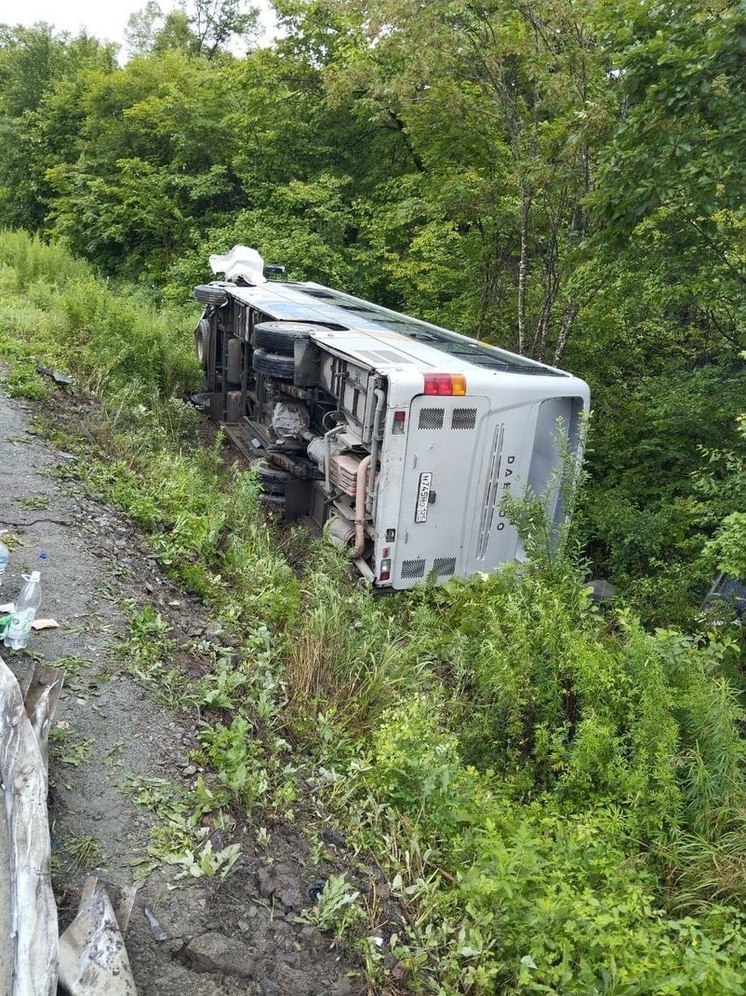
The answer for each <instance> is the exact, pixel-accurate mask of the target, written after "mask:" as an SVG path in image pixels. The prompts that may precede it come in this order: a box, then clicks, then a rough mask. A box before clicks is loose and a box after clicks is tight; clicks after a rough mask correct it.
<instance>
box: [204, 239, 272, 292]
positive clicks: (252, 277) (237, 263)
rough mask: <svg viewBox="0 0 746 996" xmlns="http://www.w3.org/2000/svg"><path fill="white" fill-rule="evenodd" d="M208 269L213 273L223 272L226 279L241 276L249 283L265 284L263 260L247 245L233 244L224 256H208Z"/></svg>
mask: <svg viewBox="0 0 746 996" xmlns="http://www.w3.org/2000/svg"><path fill="white" fill-rule="evenodd" d="M210 269H211V270H212V272H213V273H215V274H218V273H223V274H224V275H225V279H226V280H235V279H236V278H237V277H243V278H244V280H246V281H247V282H248V283H250V284H266V282H267V278H266V277H265V276H264V260H263V259H262V257H261V256H260V255H259V253H258V252H257V251H256V249H251V248H250V247H249V246H233V248H232V249H231V251H230V252H229V253H227V254H226V255H224V256H221V255H218V254H216V255H212V256H210Z"/></svg>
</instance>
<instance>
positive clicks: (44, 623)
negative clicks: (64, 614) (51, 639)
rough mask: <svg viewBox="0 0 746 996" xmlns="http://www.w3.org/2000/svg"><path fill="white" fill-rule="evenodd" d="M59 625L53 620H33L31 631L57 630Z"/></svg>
mask: <svg viewBox="0 0 746 996" xmlns="http://www.w3.org/2000/svg"><path fill="white" fill-rule="evenodd" d="M59 628H60V624H59V623H58V622H57V621H56V620H55V619H34V621H33V622H32V623H31V629H59Z"/></svg>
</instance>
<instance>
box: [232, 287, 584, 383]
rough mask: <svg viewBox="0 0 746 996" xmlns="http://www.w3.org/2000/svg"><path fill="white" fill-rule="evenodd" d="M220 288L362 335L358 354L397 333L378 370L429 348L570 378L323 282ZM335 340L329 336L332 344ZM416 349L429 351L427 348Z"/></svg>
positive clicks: (503, 369) (274, 310) (481, 363)
mask: <svg viewBox="0 0 746 996" xmlns="http://www.w3.org/2000/svg"><path fill="white" fill-rule="evenodd" d="M220 286H222V287H224V288H225V289H226V290H227V291H229V292H230V295H231V296H232V297H234V298H236V299H237V300H239V301H242V302H244V303H246V304H250V305H251V306H252V307H255V308H257V309H259V310H261V311H263V312H265V313H266V314H268V315H270V316H271V317H272V318H273V319H277V320H278V321H305V322H313V323H317V324H319V325H321V326H323V327H326V328H328V329H330V330H333V331H334V330H336V331H350V332H353V333H362V336H361V338H360V341H359V342H355V343H353V342H351V341H348V339H347V337H345V348H349V347H352V348H353V349H354V348H355V347H357V350H356V351H364V350H363V347H364V345H365V343H364V337H365V336H368V337H370V336H374V337H375V338H376V339H378V340H379V341H380V339H381V337H382V335H383V336H385V334H386V333H387V332H388V333H393V334H394V336H395V337H396V338H393V337H392V338H391V339H388V341H387V342H385V345H386V346H388V347H393V349H396V350H397V351H398V352H399V356H398V357H397V356H396V355H395V353H394V351H393V349H392V351H391V355H390V357H389V359H388V364H385V357H382V356H380V355H379V356H378V357H377V364H376V365H378V366H381V365H392V364H393V365H396V364H397V363H402V362H407V361H406V359H405V357H406V356H407V355H409V356H414V357H416V358H418V359H420V360H426V358H427V357H428V353H429V350H430V349H434V350H437V351H438V352H439V353H441V354H446V355H447V356H449V357H450V358H451V359H452V360H454V361H456V362H457V363H459V364H463V363H469V364H472V365H474V366H476V367H481V368H483V369H486V370H491V371H494V372H497V373H515V374H524V375H525V374H535V375H539V376H544V377H547V376H549V377H568V376H571V375H570V374H568V373H566V372H565V371H564V370H558V369H557V368H556V367H551V366H548V365H547V364H544V363H539V362H537V361H536V360H531V359H528V358H527V357H525V356H519V355H518V354H517V353H511V352H509V351H508V350H506V349H499V348H498V347H497V346H490V345H488V344H486V343H482V342H477V341H475V340H474V339H470V338H468V337H467V336H464V335H460V334H459V333H458V332H451V331H450V330H449V329H444V328H441V327H440V326H439V325H433V324H432V323H430V322H423V321H420V320H419V319H417V318H412V317H410V316H409V315H405V314H401V313H400V312H398V311H393V310H391V309H390V308H384V307H382V306H381V305H378V304H372V303H371V302H369V301H364V300H362V299H360V298H356V297H353V296H352V295H350V294H344V293H342V292H341V291H337V290H333V289H331V288H329V287H324V286H323V285H321V284H316V283H310V282H308V283H301V282H295V281H293V282H290V281H288V282H285V281H274V280H273V281H269V282H267V283H264V284H260V285H258V286H241V285H239V284H233V283H224V282H222V281H221V282H220ZM399 337H402V338H401V339H400V338H399ZM324 338H325V339H326V338H327V337H326V336H324ZM333 338H334V337H333V336H330V337H329V339H331V340H333ZM417 346H420V347H422V346H424V347H426V348H425V349H424V350H422V349H418V348H417ZM378 352H379V354H380V353H381V352H382V351H381V350H379V351H378ZM369 359H370V358H369ZM410 362H411V360H410ZM449 366H450V364H449Z"/></svg>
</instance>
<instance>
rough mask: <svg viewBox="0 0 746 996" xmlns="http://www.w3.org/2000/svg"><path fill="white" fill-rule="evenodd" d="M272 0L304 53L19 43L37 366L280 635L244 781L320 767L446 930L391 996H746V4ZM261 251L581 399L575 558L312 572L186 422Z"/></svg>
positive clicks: (325, 554)
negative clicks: (715, 598)
mask: <svg viewBox="0 0 746 996" xmlns="http://www.w3.org/2000/svg"><path fill="white" fill-rule="evenodd" d="M274 7H275V9H276V12H277V17H278V23H279V27H280V30H279V32H278V35H277V37H276V38H275V39H274V40H273V41H271V43H270V42H266V41H265V42H259V41H257V39H256V37H255V33H256V14H255V12H254V11H252V10H251V9H250V8H248V7H243V6H242V5H241V3H240V0H222V2H208V0H191V2H190V3H188V4H187V5H186V6H184V7H180V8H177V9H176V10H175V11H174V12H171V13H169V14H167V15H163V14H162V13H161V11H160V9H159V8H158V6H157V4H156V3H154V2H152V0H151V2H149V3H148V4H147V6H146V7H144V8H143V9H142V10H141V11H139V12H138V13H136V14H133V16H132V18H131V20H130V27H129V32H128V42H127V49H126V52H124V53H118V52H117V50H116V48H115V47H114V46H112V45H110V44H108V43H102V42H100V41H98V40H97V39H95V38H92V37H88V36H86V35H80V36H77V37H72V36H69V35H66V34H63V33H60V32H58V31H57V30H55V28H54V27H53V26H48V25H37V26H36V27H34V28H22V27H17V26H13V25H4V26H0V129H2V140H1V141H0V225H2V227H3V229H5V231H4V233H3V234H2V236H0V301H1V303H2V310H1V312H0V352H1V353H2V355H3V356H4V357H5V359H6V361H7V362H8V363H10V364H11V373H10V375H9V380H8V384H9V385H10V387H11V389H13V390H16V391H18V393H25V394H27V395H30V396H36V395H39V396H41V395H42V394H44V392H45V391H48V390H49V388H47V387H44V386H43V385H42V384H41V383H40V382H38V379H37V378H36V375H35V374H34V372H33V366H34V363H35V362H37V361H39V360H44V361H45V362H56V363H58V364H60V365H66V366H67V369H70V370H73V372H74V373H75V375H76V377H77V378H78V379H79V382H80V384H81V385H84V386H85V387H86V389H88V390H90V391H95V392H97V393H98V394H99V395H100V396H101V398H102V404H103V409H102V412H103V414H102V419H103V421H102V429H101V435H100V436H99V437H97V445H98V447H99V449H98V450H97V451H96V456H95V458H91V460H90V461H89V463H88V464H87V468H88V469H87V471H86V475H87V479H86V483H87V485H88V486H89V487H91V488H92V489H94V490H98V491H99V492H101V493H105V494H107V496H109V497H110V498H112V499H114V500H116V501H118V502H119V503H120V504H122V505H123V506H124V507H125V508H127V509H128V511H129V512H130V513H131V514H132V515H133V517H134V518H135V519H136V520H137V521H138V522H139V523H140V524H141V525H142V526H143V528H145V529H146V530H149V531H150V533H151V535H152V539H153V543H154V548H155V549H156V551H157V553H158V556H159V557H160V559H161V560H162V562H163V563H164V564H165V565H167V566H170V567H171V568H172V570H173V571H174V572H175V573H177V574H178V575H179V577H180V578H181V579H182V580H183V581H185V582H187V583H188V584H189V585H190V586H191V587H193V588H194V590H196V591H198V592H200V593H201V594H202V595H203V596H204V598H205V599H207V600H209V601H211V603H212V604H214V605H215V606H217V607H218V609H219V610H220V611H221V612H222V613H223V614H224V617H225V619H226V620H229V621H231V622H232V623H234V624H241V625H244V624H245V630H246V627H247V626H248V625H249V622H250V627H249V628H250V635H249V636H248V637H247V638H246V642H245V644H242V653H243V654H244V655H245V661H246V670H245V672H233V673H232V674H231V675H228V673H227V671H226V670H225V661H222V663H221V662H218V665H219V666H218V665H216V667H217V668H218V670H217V672H216V674H217V675H218V677H217V678H216V681H217V685H216V688H218V687H219V689H220V694H221V695H222V696H223V699H224V700H225V702H226V703H227V705H226V706H225V708H226V710H230V711H227V712H226V720H225V724H224V725H222V726H219V727H215V728H213V729H211V730H207V731H205V732H204V735H203V745H204V752H205V758H206V759H207V760H209V761H210V762H211V763H212V764H213V765H214V766H215V768H216V770H218V771H219V772H220V775H219V777H218V779H217V781H216V783H215V785H214V786H213V787H212V789H211V791H212V793H213V794H212V795H211V796H210V798H211V800H212V802H213V803H214V804H215V805H221V804H227V803H228V802H229V801H235V799H236V798H239V799H241V801H242V802H243V803H245V804H246V805H249V806H252V805H270V804H272V805H279V806H280V808H281V809H283V811H285V810H287V809H288V808H289V807H291V805H292V803H293V801H294V799H295V792H296V789H295V788H294V774H295V773H297V770H298V768H297V765H298V763H299V762H298V761H297V757H295V755H290V754H288V753H287V752H288V751H289V750H290V749H291V748H290V745H291V744H294V745H298V744H303V745H305V746H304V750H307V751H308V757H309V758H313V760H312V761H311V760H309V761H308V762H307V763H308V764H310V765H318V767H317V768H314V769H313V770H314V771H316V774H315V775H313V776H309V777H310V778H311V780H313V779H314V778H315V779H316V781H315V782H314V784H315V786H316V787H315V792H316V793H317V796H316V797H317V799H318V804H319V805H322V804H323V805H324V806H326V807H328V809H329V811H333V812H336V813H345V814H346V818H347V819H348V820H349V821H351V823H352V824H353V825H354V826H353V828H352V829H351V830H350V833H351V834H353V835H354V834H356V835H357V836H356V837H355V839H356V840H357V842H358V844H359V846H360V847H361V848H369V849H372V850H373V851H374V852H375V853H376V854H377V855H378V857H379V860H381V862H382V863H384V865H386V864H387V862H388V865H387V867H389V868H390V869H391V870H392V876H393V881H394V883H395V884H396V889H398V891H399V894H400V896H401V900H402V902H404V903H409V904H411V908H412V909H413V910H414V912H413V914H412V917H411V920H410V929H409V930H408V931H405V932H403V933H400V934H395V935H394V936H393V938H391V937H388V938H387V943H389V942H390V944H391V950H392V951H393V952H395V962H394V964H395V966H402V967H401V969H399V968H397V971H399V973H400V974H399V975H396V976H395V977H393V976H392V975H391V964H392V962H391V960H390V959H389V960H387V959H386V958H384V957H383V955H382V954H381V952H379V951H378V950H377V949H376V948H375V946H370V945H369V946H368V947H367V948H366V947H365V938H364V937H362V939H360V941H359V943H360V944H361V945H362V948H361V950H362V949H364V951H365V958H366V964H367V968H368V971H369V972H370V978H371V979H372V980H374V981H373V982H372V983H371V984H372V985H374V986H375V985H378V986H380V987H381V988H380V989H378V990H375V989H374V991H388V990H386V989H385V987H386V986H388V985H390V986H391V987H392V988H391V991H392V992H393V991H397V990H396V986H398V985H405V984H406V986H407V987H408V988H410V989H412V990H413V991H423V992H439V993H451V992H454V993H455V992H470V993H491V992H537V993H538V992H556V993H569V992H577V993H596V992H613V993H619V994H621V993H661V994H663V993H666V994H668V993H691V994H698V993H731V992H732V993H741V992H745V991H746V985H745V984H744V981H743V968H742V965H743V959H744V958H746V940H745V939H744V938H745V937H746V935H745V934H744V926H745V925H744V921H743V914H742V912H741V911H742V908H743V906H742V904H743V900H744V896H745V895H746V857H745V854H746V851H745V850H744V848H745V846H746V828H745V827H744V819H745V814H746V784H745V781H744V775H745V773H744V754H745V753H746V746H745V744H744V739H743V724H744V713H743V711H742V708H741V697H742V694H743V684H744V683H743V671H742V666H743V665H742V656H739V643H738V641H739V639H740V635H739V634H740V633H741V632H742V631H741V630H739V629H738V627H735V626H732V625H723V626H718V627H715V628H714V629H713V630H712V631H711V632H710V633H704V632H703V629H704V628H705V622H703V620H702V618H701V615H700V610H699V604H700V602H701V600H702V597H703V596H704V594H705V592H706V591H707V589H708V586H709V584H710V582H711V580H712V578H713V576H714V575H715V574H716V573H717V572H718V571H720V570H724V571H726V572H727V573H729V574H732V575H735V576H739V577H741V578H742V579H743V578H744V577H746V486H745V485H746V460H745V458H744V440H745V438H746V423H745V422H744V417H745V416H744V414H743V410H744V407H746V406H744V397H745V396H746V363H745V362H744V358H745V355H746V354H744V350H745V349H746V337H745V335H744V315H745V309H744V289H745V288H744V285H745V283H746V268H745V267H744V241H743V234H744V210H743V190H744V186H745V185H744V180H746V176H745V175H744V173H745V172H746V92H745V91H746V74H744V72H743V65H744V52H745V51H746V11H745V10H744V7H743V5H742V4H740V3H738V2H736V0H698V2H693V0H691V2H689V0H679V2H675V3H673V4H671V3H663V2H659V0H526V2H523V0H488V2H486V3H474V2H467V0H429V2H412V0H371V2H367V3H362V2H358V0H351V2H342V0H276V2H275V4H274ZM239 52H243V54H238V53H239ZM239 242H240V243H244V244H246V245H251V246H256V247H257V248H258V249H259V250H260V251H261V252H262V254H263V256H264V257H265V259H267V260H268V261H270V262H279V263H283V264H285V265H286V266H287V268H288V273H289V275H290V276H291V277H292V278H296V279H313V280H317V281H320V282H321V283H324V284H327V285H330V286H334V287H338V288H340V289H342V290H346V291H349V292H351V293H354V294H357V295H359V296H362V297H365V298H369V299H371V300H374V301H376V302H378V303H381V304H384V305H388V306H390V307H394V308H396V309H398V310H403V311H406V312H408V313H411V314H413V315H415V316H417V317H420V318H424V319H428V320H430V321H433V322H435V323H437V324H439V325H443V326H446V327H448V328H452V329H455V330H456V331H459V332H462V333H465V334H467V335H471V336H474V337H477V338H480V339H483V340H485V341H487V342H490V343H494V344H497V345H499V346H502V347H506V348H508V349H511V350H514V351H516V352H520V353H524V354H526V355H529V356H532V357H534V358H537V359H541V360H544V361H547V362H550V363H556V364H561V365H562V366H563V367H565V368H567V369H569V370H572V371H573V373H576V374H578V375H580V376H582V377H584V378H585V379H586V380H587V381H588V382H589V384H590V386H591V393H592V399H593V415H592V418H591V424H590V428H589V443H588V458H587V466H586V480H585V482H584V485H583V489H582V494H581V496H580V498H579V502H578V511H577V514H576V516H575V518H574V521H573V527H572V533H571V535H570V538H569V544H568V549H567V551H566V554H565V555H564V556H563V557H561V558H556V557H548V556H545V552H543V551H541V550H536V551H535V558H534V565H533V567H532V569H530V570H528V571H526V572H524V573H516V572H513V571H512V570H511V569H506V570H505V571H504V572H499V573H498V574H497V575H496V576H494V577H492V578H490V579H488V580H484V579H477V580H476V581H470V582H460V583H459V582H456V583H453V584H450V585H448V586H446V587H445V588H443V589H432V588H429V587H427V586H425V587H423V588H422V589H421V590H418V591H416V592H414V593H413V594H411V595H408V596H406V597H405V596H402V597H401V599H399V600H397V601H396V603H395V604H394V602H393V601H392V602H388V603H387V604H386V605H384V606H381V605H380V604H378V603H376V602H374V601H372V600H371V599H370V596H369V594H368V593H367V592H365V591H364V590H362V589H358V588H354V589H353V588H352V587H349V586H348V587H345V586H346V585H347V582H346V581H345V577H344V570H343V568H342V567H341V566H340V564H339V563H338V561H337V560H336V559H335V557H334V555H333V554H332V553H331V552H329V551H323V550H320V551H319V552H318V555H317V558H318V559H317V563H316V564H315V566H314V567H313V568H309V570H308V572H307V574H306V575H305V576H303V577H300V578H299V577H298V576H297V573H296V572H294V571H293V570H291V568H290V566H289V565H288V560H287V552H288V551H287V550H286V549H284V548H283V544H286V543H288V542H290V543H291V544H292V543H294V542H298V541H297V539H291V540H289V541H288V540H278V538H277V537H276V536H275V534H274V533H273V532H272V527H271V526H270V527H267V525H266V524H264V520H263V517H262V515H261V511H260V510H259V506H258V503H257V499H256V488H255V487H254V485H253V483H252V480H251V475H247V474H241V473H240V472H238V471H236V470H234V469H226V468H225V467H223V466H222V464H221V463H220V461H219V451H218V449H216V448H213V449H212V450H209V449H208V450H205V451H204V452H197V451H196V449H195V446H194V438H195V432H196V429H195V425H196V419H197V416H196V414H195V413H194V412H193V411H192V410H191V409H189V407H188V406H187V405H185V404H184V403H183V401H182V399H183V398H184V397H185V396H186V394H187V393H188V391H189V390H191V389H194V387H195V386H196V384H197V369H196V364H195V362H194V360H193V358H192V357H191V330H192V328H193V325H194V323H195V322H196V320H197V318H198V317H199V308H198V307H197V306H196V305H194V304H193V302H191V303H190V297H191V289H192V286H193V285H194V284H195V283H198V282H200V281H204V280H205V279H207V278H208V277H209V273H208V271H207V267H206V261H207V256H208V254H209V253H211V252H223V251H227V250H228V249H230V247H231V246H232V245H234V244H235V243H239ZM63 368H64V367H63ZM102 452H105V454H106V458H105V459H104V458H103V457H102V455H101V454H102ZM237 506H240V509H241V511H240V513H239V512H237V511H236V509H237ZM291 559H292V558H291ZM593 576H595V577H599V576H601V577H604V578H607V579H609V580H610V581H611V582H613V584H614V585H615V588H616V591H617V598H616V600H615V602H614V603H613V605H612V606H610V607H605V608H604V609H603V610H600V609H599V608H598V607H596V606H594V605H593V604H592V603H591V601H590V599H589V595H588V589H587V588H586V587H584V582H585V581H586V580H587V579H588V578H589V577H593ZM340 592H342V595H340ZM353 629H354V638H353ZM146 635H147V634H146ZM157 637H158V630H157V626H155V629H154V630H153V631H152V633H150V636H149V637H148V638H149V639H150V638H152V640H153V642H154V644H157V639H156V638H157ZM741 649H742V648H741ZM221 668H222V670H220V669H221ZM231 682H233V684H231ZM239 690H240V692H241V695H240V701H241V702H243V703H245V704H244V705H243V706H241V707H240V708H239V707H238V705H237V702H238V697H237V696H236V695H235V694H234V693H236V692H237V691H239ZM216 696H217V692H216ZM289 703H290V704H289ZM309 717H313V722H310V721H309ZM259 744H261V746H258V745H259ZM291 756H292V757H295V760H293V761H292V762H291ZM292 764H295V765H296V767H295V768H293V770H292V772H291V773H290V774H289V773H288V771H289V769H290V767H291V766H292ZM256 770H261V772H262V779H260V781H261V784H262V785H263V786H264V787H263V789H262V792H261V793H260V796H261V798H260V797H258V796H257V794H256V790H255V788H252V787H251V786H252V785H254V784H255V781H256V780H254V781H252V779H251V778H250V777H248V776H247V772H251V771H256ZM318 772H322V774H321V775H319V774H318ZM291 775H292V776H293V777H291ZM278 800H280V801H279V802H278ZM202 801H203V804H205V805H207V804H206V803H205V802H204V800H202ZM385 855H388V858H387V857H385ZM396 889H395V891H396ZM346 895H347V899H349V895H348V894H346ZM340 909H341V910H343V912H344V915H343V916H341V918H340V922H338V924H337V925H338V926H339V927H340V931H341V932H342V933H345V934H346V935H352V936H354V934H355V931H356V929H358V928H359V921H358V920H357V919H356V916H354V915H352V914H353V912H355V911H356V909H357V907H355V905H354V903H353V902H352V901H349V902H342V903H341V904H340ZM348 914H349V915H348ZM361 919H362V914H361ZM342 921H343V922H342ZM363 933H364V931H363ZM402 979H403V980H404V981H402ZM375 980H377V981H375Z"/></svg>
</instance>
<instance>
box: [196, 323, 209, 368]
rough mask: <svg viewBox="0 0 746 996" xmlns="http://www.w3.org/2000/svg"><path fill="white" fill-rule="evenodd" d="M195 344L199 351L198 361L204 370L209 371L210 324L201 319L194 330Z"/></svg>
mask: <svg viewBox="0 0 746 996" xmlns="http://www.w3.org/2000/svg"><path fill="white" fill-rule="evenodd" d="M194 342H195V346H196V349H197V359H198V360H199V365H200V366H201V367H202V369H203V370H207V358H208V356H209V355H210V322H209V319H207V318H200V320H199V322H198V323H197V328H196V329H195V330H194Z"/></svg>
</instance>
